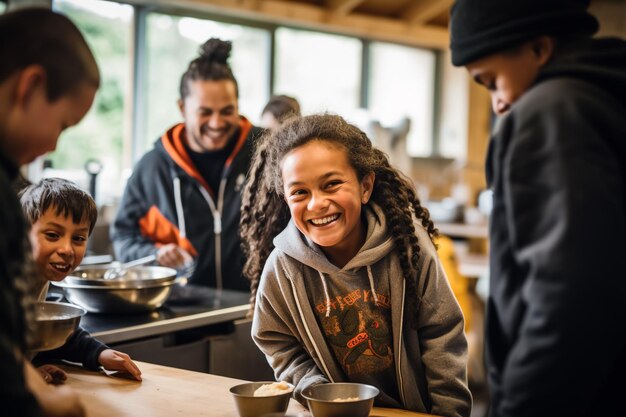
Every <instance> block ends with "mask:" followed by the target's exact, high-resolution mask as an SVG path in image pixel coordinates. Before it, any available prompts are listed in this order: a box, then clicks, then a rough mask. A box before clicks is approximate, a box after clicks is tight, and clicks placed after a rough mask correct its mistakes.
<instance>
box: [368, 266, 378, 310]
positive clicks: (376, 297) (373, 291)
mask: <svg viewBox="0 0 626 417" xmlns="http://www.w3.org/2000/svg"><path fill="white" fill-rule="evenodd" d="M367 277H368V278H369V280H370V290H372V296H373V297H374V303H375V304H376V305H378V296H377V295H376V290H375V289H374V277H373V276H372V267H371V266H369V265H368V266H367Z"/></svg>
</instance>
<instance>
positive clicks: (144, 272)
mask: <svg viewBox="0 0 626 417" xmlns="http://www.w3.org/2000/svg"><path fill="white" fill-rule="evenodd" d="M112 265H113V264H106V265H92V266H87V267H78V268H76V270H75V271H74V272H72V273H71V274H70V275H69V276H67V277H66V278H65V279H64V281H65V282H66V283H68V284H72V285H96V286H106V287H113V288H133V287H136V286H138V285H146V284H149V285H157V284H165V283H169V282H172V281H174V280H175V279H176V274H177V272H176V270H175V269H173V268H166V267H164V266H135V267H131V268H128V270H126V272H125V273H124V275H121V276H119V277H117V278H112V279H106V278H105V275H106V273H107V271H111V269H112V268H114V266H112Z"/></svg>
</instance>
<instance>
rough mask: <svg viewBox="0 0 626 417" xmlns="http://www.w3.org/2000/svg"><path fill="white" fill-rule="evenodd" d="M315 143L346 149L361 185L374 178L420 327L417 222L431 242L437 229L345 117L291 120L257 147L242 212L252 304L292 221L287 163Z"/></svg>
mask: <svg viewBox="0 0 626 417" xmlns="http://www.w3.org/2000/svg"><path fill="white" fill-rule="evenodd" d="M314 140H321V141H325V142H329V143H331V144H333V145H335V146H338V147H340V148H342V149H343V150H344V151H345V153H346V156H347V158H348V162H349V163H350V165H351V166H352V168H354V170H355V172H356V174H357V177H358V179H359V180H362V179H363V177H364V176H365V175H366V174H368V173H371V172H372V173H374V175H375V181H374V189H373V190H372V196H371V199H370V201H372V202H374V203H376V204H377V205H378V206H380V207H381V208H382V209H383V211H384V212H385V215H386V218H387V224H388V227H389V234H390V235H391V236H392V237H393V241H394V244H395V250H396V253H397V254H398V258H399V261H400V265H401V267H402V271H403V276H404V279H405V281H406V285H407V289H408V291H409V293H410V294H415V297H413V296H411V297H408V302H409V308H410V311H411V312H412V313H413V314H412V317H413V324H415V323H416V321H415V318H416V317H417V311H418V306H419V294H418V293H417V281H416V280H417V276H418V274H417V269H418V262H419V255H420V247H419V245H418V239H417V236H416V234H415V227H414V225H413V220H414V218H417V219H419V220H420V222H421V223H422V225H423V226H424V227H425V228H426V230H427V232H428V234H429V235H430V238H431V240H432V239H433V238H434V237H435V236H436V235H437V230H436V229H435V227H434V225H433V222H432V221H431V220H430V216H429V214H428V210H426V209H425V208H424V207H422V205H421V204H420V202H419V199H418V198H417V194H416V192H415V187H414V186H413V184H412V182H411V181H410V180H409V179H408V178H406V177H405V176H404V175H403V174H402V173H401V172H400V171H398V170H396V169H395V168H393V167H392V166H391V165H390V164H389V159H388V158H387V156H386V155H385V154H384V153H383V152H382V151H380V150H379V149H377V148H375V147H373V146H372V143H371V141H370V140H369V138H368V137H367V136H366V135H365V133H363V132H362V131H361V130H360V129H358V128H357V127H355V126H353V125H351V124H349V123H347V122H346V121H345V120H344V119H343V118H341V117H340V116H335V115H329V114H322V115H311V116H305V117H296V118H291V119H289V120H287V121H286V122H285V124H284V125H283V126H281V127H280V128H279V129H276V130H273V131H267V132H266V134H265V136H263V137H262V138H261V140H260V142H259V143H258V145H257V148H256V150H255V155H254V159H253V162H252V166H251V168H250V172H249V177H248V182H247V183H246V186H245V188H244V191H243V197H242V199H243V201H242V210H241V236H242V239H241V241H242V246H243V249H244V252H245V254H246V256H247V260H246V263H245V266H244V271H243V272H244V275H245V276H246V277H247V278H248V279H249V280H250V281H251V285H250V286H251V292H252V294H251V298H250V302H251V305H252V306H254V302H255V297H256V292H257V288H258V285H259V280H260V278H261V272H262V271H263V266H264V264H265V262H266V261H267V258H268V257H269V255H270V253H271V251H272V249H273V248H274V245H273V243H272V241H273V239H274V237H275V236H276V235H278V233H280V232H281V231H282V230H283V229H284V228H285V227H286V226H287V223H288V222H289V219H290V213H289V207H288V206H287V204H286V203H285V200H284V199H283V196H282V195H283V185H282V175H281V172H280V171H281V162H282V159H283V158H284V156H285V155H286V154H287V153H288V152H290V151H291V150H293V149H295V148H298V147H300V146H302V145H305V144H306V143H308V142H310V141H314Z"/></svg>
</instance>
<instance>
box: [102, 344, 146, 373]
mask: <svg viewBox="0 0 626 417" xmlns="http://www.w3.org/2000/svg"><path fill="white" fill-rule="evenodd" d="M98 362H100V365H102V366H103V367H104V369H107V370H111V371H121V372H128V373H129V374H131V375H132V376H133V378H135V379H136V380H137V381H141V371H140V370H139V368H138V367H137V365H135V362H133V361H132V359H131V358H130V356H128V355H127V354H125V353H122V352H118V351H117V350H113V349H105V350H103V351H102V352H101V353H100V356H99V357H98Z"/></svg>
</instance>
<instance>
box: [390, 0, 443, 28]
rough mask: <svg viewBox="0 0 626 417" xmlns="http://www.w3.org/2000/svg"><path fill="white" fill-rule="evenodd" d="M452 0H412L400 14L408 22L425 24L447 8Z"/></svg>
mask: <svg viewBox="0 0 626 417" xmlns="http://www.w3.org/2000/svg"><path fill="white" fill-rule="evenodd" d="M452 3H454V0H413V1H412V2H411V5H410V6H409V7H407V8H406V9H405V10H404V11H403V12H402V13H401V15H402V16H404V19H405V20H406V21H407V22H409V24H412V25H417V24H425V23H427V22H428V21H430V20H431V19H434V18H435V17H437V16H439V15H440V14H441V13H443V12H445V11H446V10H449V9H450V7H451V6H452Z"/></svg>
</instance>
